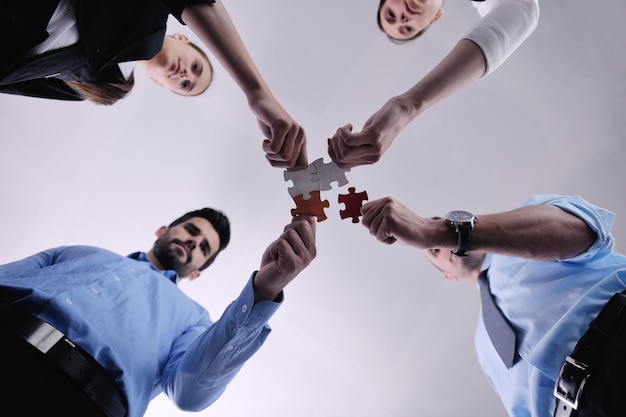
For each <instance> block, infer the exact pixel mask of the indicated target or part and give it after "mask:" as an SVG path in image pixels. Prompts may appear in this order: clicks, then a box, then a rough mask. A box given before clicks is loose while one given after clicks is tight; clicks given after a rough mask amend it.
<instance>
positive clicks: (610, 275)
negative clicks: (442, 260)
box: [474, 195, 626, 417]
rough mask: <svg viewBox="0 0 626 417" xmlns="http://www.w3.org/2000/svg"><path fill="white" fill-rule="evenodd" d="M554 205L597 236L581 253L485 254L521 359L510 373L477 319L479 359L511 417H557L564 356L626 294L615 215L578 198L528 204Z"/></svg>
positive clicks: (537, 199)
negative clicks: (558, 256) (537, 256)
mask: <svg viewBox="0 0 626 417" xmlns="http://www.w3.org/2000/svg"><path fill="white" fill-rule="evenodd" d="M540 204H549V205H555V206H558V207H560V208H562V209H564V210H565V211H567V212H569V213H572V214H574V215H575V216H577V217H579V218H581V219H583V220H584V221H585V222H586V223H587V225H589V227H590V228H591V229H592V230H593V231H595V232H596V233H597V235H598V238H597V240H596V241H595V243H594V244H593V245H592V246H591V247H590V248H589V249H588V250H587V251H586V252H584V253H582V254H580V255H579V256H577V257H575V258H571V259H568V260H565V261H550V262H545V261H532V260H528V259H522V258H513V257H508V256H502V255H487V257H486V258H485V262H484V264H483V269H484V268H487V267H489V272H488V277H489V283H490V286H491V291H492V293H493V295H494V297H495V299H496V304H497V305H498V306H499V307H500V309H501V310H502V312H503V313H504V315H505V316H506V317H507V318H508V319H509V321H510V322H511V323H512V325H513V327H514V328H515V330H516V333H517V337H518V344H517V351H518V354H519V355H520V357H521V359H520V360H519V361H518V362H517V363H516V364H515V365H513V367H511V368H510V369H507V368H506V367H505V365H504V364H503V363H502V360H501V359H500V357H499V356H498V354H497V352H496V351H495V349H494V347H493V345H492V344H491V341H490V340H489V336H488V335H487V331H486V329H485V325H484V323H483V321H482V315H481V316H480V319H479V322H478V327H477V330H476V335H475V340H474V342H475V346H476V351H477V354H478V360H479V362H480V364H481V366H482V368H483V370H484V371H485V374H486V375H487V378H488V379H489V382H490V383H491V385H492V386H493V387H494V389H495V390H496V392H497V393H498V395H499V396H500V398H501V399H502V402H503V404H504V406H505V408H506V410H507V411H508V413H509V415H511V416H515V417H529V416H532V417H552V416H553V415H554V409H555V406H556V400H555V398H554V395H553V390H554V385H555V382H556V379H557V378H558V374H559V371H560V369H561V366H562V365H563V362H564V361H565V357H566V356H568V355H569V354H570V353H571V352H572V350H573V349H574V346H575V345H576V342H577V341H578V340H579V339H580V337H581V336H582V334H583V333H584V332H585V331H586V329H587V326H588V325H589V323H590V322H591V320H592V319H593V318H595V316H596V315H597V314H598V313H599V312H600V310H601V309H602V307H603V306H604V305H605V304H606V303H607V302H608V300H609V299H610V298H611V296H613V294H615V293H618V292H621V291H623V290H625V289H626V257H625V256H623V255H620V254H618V253H614V252H612V250H613V237H612V236H611V234H610V230H611V226H612V224H613V219H614V217H615V216H614V214H613V213H611V212H609V211H607V210H604V209H602V208H599V207H596V206H594V205H592V204H590V203H588V202H587V201H585V200H583V199H582V198H581V197H578V196H576V197H567V196H555V195H551V196H550V195H548V196H535V197H533V198H532V199H530V200H528V201H526V202H525V203H524V204H523V206H531V205H540Z"/></svg>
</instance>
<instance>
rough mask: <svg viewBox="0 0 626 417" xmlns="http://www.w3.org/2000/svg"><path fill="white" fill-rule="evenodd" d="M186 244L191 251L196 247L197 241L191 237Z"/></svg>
mask: <svg viewBox="0 0 626 417" xmlns="http://www.w3.org/2000/svg"><path fill="white" fill-rule="evenodd" d="M185 246H187V249H189V252H191V251H193V250H194V249H195V248H196V241H195V240H193V239H190V240H188V241H186V242H185Z"/></svg>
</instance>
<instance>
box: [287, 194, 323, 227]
mask: <svg viewBox="0 0 626 417" xmlns="http://www.w3.org/2000/svg"><path fill="white" fill-rule="evenodd" d="M310 194H311V198H309V199H307V200H305V199H304V196H303V195H302V194H300V195H297V196H295V197H293V201H294V202H295V203H296V208H295V209H291V215H292V216H296V215H298V214H307V215H310V216H315V217H317V221H318V222H321V221H324V220H326V219H327V217H326V214H325V213H324V207H326V208H328V207H329V206H330V203H329V202H328V200H323V201H322V199H321V197H320V192H319V191H311V192H310Z"/></svg>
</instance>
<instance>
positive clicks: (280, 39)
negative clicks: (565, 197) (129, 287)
mask: <svg viewBox="0 0 626 417" xmlns="http://www.w3.org/2000/svg"><path fill="white" fill-rule="evenodd" d="M377 3H378V1H376V0H369V1H364V0H321V1H315V2H304V1H287V0H269V1H240V2H236V1H228V2H227V3H226V6H227V8H228V10H229V11H230V13H231V15H232V18H233V20H234V21H235V23H236V25H237V26H238V28H239V31H240V34H241V36H242V38H243V39H244V41H245V43H246V45H247V46H248V49H249V51H250V53H251V55H252V56H253V57H254V59H255V60H256V62H257V64H258V66H259V68H260V70H261V72H262V73H263V74H264V76H265V78H266V80H267V82H268V83H269V85H270V86H271V87H272V88H273V91H274V92H275V94H276V96H277V97H278V98H279V99H280V100H281V102H282V104H283V105H284V106H285V108H286V109H287V110H288V111H289V112H290V113H291V114H292V115H293V116H294V117H295V118H296V120H298V121H299V123H301V124H302V126H303V127H304V128H305V129H306V131H307V134H308V150H309V160H310V161H313V160H314V159H317V158H319V157H324V158H325V160H326V161H327V160H328V156H327V154H326V139H327V138H328V137H329V136H331V135H332V134H333V133H334V132H335V130H336V129H337V128H338V127H339V126H342V125H344V124H346V123H349V122H350V123H353V124H354V125H355V128H356V129H359V128H360V127H361V126H362V124H363V123H364V122H365V120H366V119H367V118H368V117H369V116H370V115H371V114H372V113H373V112H374V111H375V110H377V109H378V108H379V107H380V106H382V104H383V103H384V102H385V101H386V99H387V98H389V97H391V96H392V95H394V94H398V93H400V92H403V91H405V90H406V89H408V88H409V87H410V86H412V85H413V84H414V83H415V82H417V80H418V79H419V78H420V77H422V76H423V75H424V74H425V73H426V72H427V71H428V70H429V69H430V68H431V67H432V66H433V65H434V64H435V63H436V62H437V61H438V60H439V59H440V58H442V57H443V56H444V55H445V54H446V53H447V52H448V51H449V50H450V49H451V47H452V46H453V45H454V43H455V42H456V41H457V40H458V39H459V38H460V37H461V36H462V35H463V33H465V32H466V31H467V30H468V29H469V27H470V26H471V25H472V24H473V23H474V22H476V21H477V20H478V16H477V14H476V12H475V11H474V10H473V8H472V7H471V5H470V3H469V2H466V1H460V0H449V1H447V2H446V14H445V17H444V18H443V19H442V20H441V21H440V22H438V23H436V24H435V25H433V27H432V28H431V29H430V30H429V31H428V32H427V33H426V34H425V35H424V37H423V39H421V40H419V41H415V42H410V43H408V44H405V45H396V44H393V43H390V42H389V41H388V40H387V39H386V37H385V36H384V35H383V34H382V33H380V32H379V30H378V28H377V26H376V23H375V13H376V6H377ZM541 6H542V10H541V19H540V24H539V27H538V28H537V30H536V32H535V34H534V35H533V36H532V37H531V38H530V39H529V40H528V41H527V42H526V43H524V44H523V45H522V47H521V48H520V49H519V50H518V51H517V53H516V54H515V55H513V56H512V57H511V59H509V60H508V61H507V62H506V63H505V64H504V65H503V66H502V67H501V68H500V69H499V70H497V71H496V72H495V73H493V74H492V75H490V76H489V77H487V78H486V79H484V80H481V81H479V82H477V83H474V84H473V85H471V86H469V87H468V88H466V89H465V90H463V91H462V92H460V93H458V94H456V95H454V96H452V97H450V98H449V99H447V100H446V101H444V102H442V103H440V104H438V105H437V106H436V107H434V108H432V109H430V110H429V111H427V112H426V113H425V114H423V115H422V116H420V117H419V118H418V119H416V120H415V121H414V122H413V123H412V124H411V125H410V126H409V127H407V128H406V129H404V131H402V132H401V134H400V135H399V136H398V138H397V140H396V142H395V144H394V145H393V146H392V147H391V148H390V150H389V151H388V152H387V154H386V155H385V156H384V157H383V159H382V160H381V161H380V162H379V163H378V164H376V165H372V166H365V167H358V168H353V169H352V170H351V171H350V172H349V173H348V174H347V176H348V179H349V181H350V184H349V185H348V186H354V187H355V188H356V189H357V191H362V190H366V191H367V193H368V194H369V197H370V200H373V199H376V198H380V197H383V196H386V195H391V196H395V197H397V198H398V199H400V200H401V201H402V202H404V203H405V204H406V205H408V206H409V207H411V208H412V209H414V210H415V211H416V212H417V213H419V214H421V215H424V216H434V215H442V214H445V213H446V212H447V211H449V210H452V209H463V210H468V211H472V212H474V213H476V214H478V215H479V216H480V214H481V213H488V212H497V211H503V210H507V209H510V208H512V207H513V206H515V205H517V204H519V203H521V202H522V201H523V200H525V199H526V198H528V197H530V196H531V195H534V194H543V193H555V194H571V195H573V194H578V195H581V196H583V197H584V198H586V199H587V200H589V201H591V202H594V203H596V204H597V205H600V206H602V207H605V208H607V209H609V210H611V211H613V212H615V213H616V214H617V218H616V220H615V224H614V228H613V234H614V236H615V237H616V240H617V245H616V249H617V250H618V251H621V252H624V251H626V197H625V196H624V185H623V179H624V176H625V174H626V168H625V166H626V164H624V156H625V155H626V144H625V141H624V127H625V122H624V120H625V116H624V115H625V114H626V106H625V102H626V100H625V98H624V97H625V94H626V87H625V86H626V54H625V53H624V45H625V41H626V32H625V31H624V20H625V18H626V6H625V4H624V2H623V0H605V1H603V2H601V4H600V2H591V1H574V0H569V1H566V0H552V1H545V2H543V3H542V4H541ZM171 28H172V30H171V32H172V33H173V32H174V31H181V32H182V33H185V34H187V35H190V36H191V38H192V39H196V38H195V37H194V36H193V35H191V33H190V32H189V30H188V29H187V28H185V27H182V26H181V25H179V24H178V23H177V22H176V21H174V20H171ZM213 62H214V67H215V71H216V74H215V81H214V84H213V85H212V87H211V88H210V90H209V91H208V92H207V93H206V94H204V95H203V96H201V97H198V98H191V99H190V98H183V97H178V96H175V95H173V94H171V93H169V92H167V91H165V90H161V89H159V88H158V87H157V86H156V85H153V84H152V83H151V82H150V81H148V80H147V78H146V77H145V74H143V73H141V70H140V69H138V71H137V74H136V78H137V86H136V88H135V90H134V91H133V93H132V94H131V96H130V97H129V98H128V99H126V100H123V101H122V102H120V103H119V104H117V105H115V106H113V107H110V108H104V107H99V106H96V105H93V104H90V103H63V102H56V101H46V100H40V99H32V98H26V97H13V96H7V95H3V96H1V97H0V109H1V113H0V115H1V116H0V118H1V122H2V123H0V141H1V146H2V148H1V149H2V150H1V152H0V195H1V196H2V204H1V205H0V213H1V216H0V230H1V231H2V234H0V249H1V250H0V263H6V262H10V261H13V260H17V259H21V258H23V257H25V256H28V255H30V254H32V253H35V252H37V251H39V250H42V249H46V248H49V247H53V246H59V245H65V244H91V245H97V246H101V247H105V248H108V249H111V250H113V251H117V252H118V253H121V254H128V253H130V252H133V251H136V250H147V249H149V248H150V246H151V244H152V242H153V240H154V235H153V233H154V231H155V230H156V229H157V228H158V227H159V226H161V225H163V224H167V223H169V222H170V221H171V220H172V219H174V218H175V217H177V216H178V215H180V214H182V213H184V212H186V211H188V210H192V209H196V208H200V207H203V206H212V207H215V208H219V209H222V210H224V211H225V212H226V213H227V214H228V215H229V217H230V219H231V221H232V224H233V237H232V242H231V244H230V246H229V248H228V249H227V250H226V251H225V252H224V253H222V254H221V255H220V257H219V258H218V260H217V261H216V263H215V264H214V266H212V267H211V268H209V269H208V270H207V271H205V273H204V274H203V277H202V278H201V279H200V280H197V281H194V282H191V283H188V282H184V283H182V284H181V288H182V290H183V291H185V292H186V293H187V294H189V296H191V297H192V298H194V299H196V300H198V301H199V302H200V303H202V304H203V305H204V306H206V307H207V309H208V310H209V311H210V313H211V315H212V317H213V318H214V319H217V318H219V316H220V314H221V312H222V311H223V309H224V308H225V306H226V305H227V304H228V303H229V302H230V301H231V300H232V299H233V298H235V297H236V296H237V295H238V294H239V291H240V289H241V288H242V287H243V285H244V283H245V282H246V281H247V279H248V277H249V274H250V273H251V272H252V271H253V270H255V269H256V268H257V267H258V265H259V261H260V257H261V254H262V252H263V250H264V249H265V247H266V246H267V245H268V244H269V243H270V242H271V241H272V240H274V239H275V238H276V237H277V236H278V235H279V234H280V233H281V231H282V228H283V226H284V225H285V224H286V223H288V222H289V221H290V219H291V215H290V209H291V208H293V207H295V206H294V204H293V201H292V200H291V197H290V196H289V194H288V193H287V187H288V184H287V183H285V181H284V180H283V172H282V170H280V169H276V168H272V167H270V165H269V164H268V163H267V162H266V161H265V159H264V155H263V152H262V151H261V141H262V139H263V138H262V136H261V133H260V131H259V130H258V128H257V125H256V120H255V119H254V117H253V116H252V114H251V112H250V111H249V110H248V107H247V103H246V101H245V99H244V96H243V94H242V93H241V92H240V91H239V90H238V89H237V87H236V86H235V84H234V83H233V82H232V80H231V79H230V77H229V76H228V74H226V73H225V72H224V70H223V68H222V67H221V66H220V65H219V63H218V62H217V61H216V60H213ZM348 186H345V187H341V188H340V189H338V188H334V189H333V190H331V191H326V192H323V194H322V197H323V198H325V199H327V200H328V201H329V202H330V207H329V208H328V209H326V213H327V215H328V220H326V221H324V222H321V223H318V234H317V237H318V239H317V242H318V250H319V253H318V257H317V259H316V260H315V261H314V262H313V264H312V265H311V266H310V267H309V268H308V269H307V270H305V271H304V272H303V273H302V274H301V275H300V276H299V277H298V278H297V280H296V281H295V282H293V283H292V284H291V285H290V286H289V287H288V288H287V290H286V301H285V303H284V305H283V306H282V307H281V309H280V310H279V311H278V313H277V314H276V315H275V316H274V317H273V318H272V320H271V326H272V328H273V329H274V331H273V332H272V335H271V336H270V337H269V339H268V341H267V343H266V344H265V345H264V346H263V348H262V349H261V350H260V351H259V353H258V354H257V355H255V356H254V357H253V358H252V359H251V360H250V361H249V362H248V363H247V364H246V366H245V367H244V368H243V370H242V371H241V372H240V374H239V375H238V376H237V377H236V378H235V380H234V381H233V382H232V383H231V384H230V386H229V387H228V389H227V390H226V392H225V394H224V395H223V396H222V397H221V398H220V399H219V400H218V401H217V402H216V403H215V404H214V405H212V406H211V407H209V408H208V409H206V410H204V411H202V412H200V413H196V414H195V415H199V416H220V417H226V416H244V415H255V416H257V417H264V416H298V417H313V416H315V417H317V416H324V417H352V416H359V417H374V416H376V417H378V416H386V417H408V416H416V415H419V416H434V417H437V416H456V415H464V416H478V415H480V416H484V417H492V416H494V417H495V416H502V415H503V414H504V411H503V409H502V406H501V405H500V403H499V399H498V398H497V396H496V395H495V393H494V392H493V391H492V390H491V388H490V387H489V385H488V383H487V382H486V379H485V377H484V376H483V374H482V372H481V370H480V368H479V366H478V364H477V361H476V358H475V353H474V348H473V331H474V327H475V323H476V317H477V314H478V311H479V300H478V296H477V292H476V289H475V288H473V287H472V286H470V285H468V284H464V283H458V284H453V283H449V282H447V281H445V280H444V279H443V278H442V276H441V274H440V273H439V272H438V271H437V270H436V269H434V268H433V267H431V266H430V265H429V264H428V263H427V261H426V260H425V258H424V257H423V255H422V254H421V253H420V252H418V251H416V250H412V249H410V248H408V247H405V246H401V245H399V244H398V245H393V246H386V245H383V244H381V243H379V242H377V241H376V240H375V239H374V238H372V237H371V236H370V235H369V234H368V231H367V230H366V229H365V228H364V227H363V226H362V225H361V224H353V223H351V222H350V220H341V218H340V217H339V210H340V209H341V208H342V207H340V205H339V204H338V203H337V194H338V193H339V192H341V193H346V192H347V188H348ZM120 337H124V335H120ZM183 415H188V413H184V412H181V411H179V410H177V409H176V407H175V406H174V405H173V404H172V403H171V402H170V401H169V400H167V398H165V397H164V396H161V397H159V398H157V399H156V400H155V401H153V403H152V404H151V406H150V408H149V410H148V413H147V416H149V417H159V416H169V417H174V416H183ZM189 415H191V413H189Z"/></svg>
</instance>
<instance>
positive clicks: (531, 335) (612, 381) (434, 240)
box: [362, 195, 626, 417]
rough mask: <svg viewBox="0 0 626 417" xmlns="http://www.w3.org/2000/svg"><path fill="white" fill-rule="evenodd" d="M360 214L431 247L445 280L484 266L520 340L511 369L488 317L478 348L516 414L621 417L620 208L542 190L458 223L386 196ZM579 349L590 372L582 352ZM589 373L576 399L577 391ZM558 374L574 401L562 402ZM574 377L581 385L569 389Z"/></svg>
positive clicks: (392, 237)
mask: <svg viewBox="0 0 626 417" xmlns="http://www.w3.org/2000/svg"><path fill="white" fill-rule="evenodd" d="M362 213H363V225H364V226H366V227H368V228H369V229H370V232H371V233H372V234H373V235H374V236H376V238H377V239H379V240H380V241H382V242H385V243H388V244H391V243H394V242H396V241H397V240H400V241H402V242H404V243H407V244H409V245H411V246H414V247H416V248H419V249H423V250H425V252H426V256H427V258H428V259H429V260H430V261H431V262H432V263H433V264H434V265H435V266H436V267H437V268H439V269H440V270H441V271H442V272H443V273H444V276H445V278H447V279H450V280H457V279H466V280H469V281H470V282H473V283H475V284H476V283H478V280H479V276H480V275H481V272H484V274H486V277H487V280H488V283H489V287H490V290H491V294H492V295H493V298H494V299H495V304H496V305H497V308H498V309H499V310H500V311H501V312H502V314H503V315H504V317H505V319H506V320H507V321H508V323H509V324H510V325H511V327H512V329H513V331H514V335H515V337H516V338H517V339H516V342H514V349H515V350H514V351H515V352H516V353H515V357H514V361H513V364H512V366H509V367H507V365H506V364H505V362H504V361H503V359H501V356H500V355H499V353H498V349H497V348H496V347H495V342H494V340H492V339H491V338H490V334H492V333H489V332H488V330H487V328H486V323H487V320H483V316H482V315H481V317H480V319H479V322H478V327H477V330H476V335H475V346H476V350H477V354H478V359H479V362H480V364H481V366H482V368H483V370H484V371H485V374H486V375H487V377H488V379H489V381H490V383H491V385H492V386H493V387H494V389H495V390H496V392H497V393H498V395H499V396H500V398H501V399H502V402H503V404H504V406H505V408H506V410H507V411H508V413H509V415H511V416H514V417H531V416H532V417H553V416H555V415H558V416H559V417H560V416H561V415H568V416H577V417H584V416H591V415H596V416H604V417H609V416H610V417H613V416H622V415H623V413H624V410H626V402H625V401H626V382H624V380H623V375H624V372H625V371H626V360H625V359H626V355H624V352H626V317H625V316H626V313H624V311H625V310H626V301H624V300H626V296H624V295H623V294H620V293H621V292H622V291H624V290H626V257H625V256H623V255H621V254H618V253H615V252H613V243H614V242H613V237H612V236H611V234H610V230H611V226H612V223H613V219H614V214H613V213H610V212H609V211H607V210H605V209H602V208H599V207H597V206H594V205H593V204H590V203H588V202H587V201H585V200H584V199H582V198H581V197H579V196H573V197H572V196H557V195H544V196H535V197H533V198H531V199H530V200H528V201H526V202H525V203H524V204H522V205H521V206H520V207H518V208H516V209H514V210H511V211H508V212H503V213H496V214H487V215H478V216H473V215H471V214H470V213H467V212H461V213H462V214H464V215H466V219H465V220H458V212H456V213H457V216H449V215H447V216H446V218H423V217H420V216H418V215H417V214H415V213H413V212H412V211H411V210H409V209H408V208H407V207H405V206H404V205H402V204H401V203H399V202H398V201H396V200H394V199H392V198H389V197H387V198H383V199H380V200H376V201H372V202H370V203H367V204H366V205H364V206H363V208H362ZM449 214H450V213H449ZM455 217H456V218H455ZM456 223H463V224H466V225H467V226H468V229H467V230H466V231H467V232H468V233H466V234H463V233H462V232H461V231H457V229H456V226H457V224H456ZM465 251H467V253H464V252H465ZM463 255H465V256H463ZM485 271H486V272H485ZM616 294H617V295H616ZM614 295H616V296H615V297H613V296H614ZM609 300H611V301H610V302H609ZM615 302H616V304H615ZM609 305H610V306H611V307H608V306H609ZM605 306H607V307H606V308H604V307H605ZM615 306H617V308H615ZM612 309H614V310H615V311H613V310H612ZM483 310H485V308H484V305H483ZM601 310H602V313H601V314H600V315H599V313H600V312H601ZM606 311H608V313H607V312H606ZM618 313H619V314H618ZM622 313H623V314H622ZM607 314H608V316H607ZM600 316H601V317H602V318H600ZM607 317H608V319H609V320H608V321H607ZM594 319H595V321H594V324H593V325H592V326H590V323H591V322H592V320H594ZM606 322H609V323H610V326H608V327H607V326H605V325H604V323H606ZM590 327H593V329H590V330H588V329H589V328H590ZM599 329H601V330H602V331H599ZM607 329H608V330H607ZM583 334H584V339H583V340H584V342H582V343H580V344H578V345H577V343H578V341H579V340H581V338H583ZM581 353H582V355H583V357H584V358H585V362H588V363H585V365H589V370H585V369H583V368H585V366H584V365H581V364H580V363H579V362H580V359H577V358H579V357H580V355H581ZM569 356H571V357H572V358H574V359H576V361H572V360H569V362H570V364H568V366H567V367H565V368H563V369H564V371H563V375H564V376H565V377H564V378H563V379H561V380H559V375H560V372H561V368H562V367H563V365H564V363H565V362H566V358H568V357H569ZM570 373H573V374H572V375H573V377H572V379H571V380H570V379H569V378H568V377H567V375H570ZM588 374H590V375H591V376H590V377H589V378H588V380H587V381H586V383H585V386H584V387H583V389H582V390H581V391H580V392H581V393H582V394H581V396H580V398H579V401H576V393H577V390H576V388H579V386H580V385H581V384H582V381H583V379H584V377H585V375H588ZM557 380H559V391H562V392H560V395H561V396H562V397H565V398H566V400H567V401H563V400H558V401H559V402H558V404H557V398H556V396H555V386H556V385H557ZM568 384H570V385H572V386H573V387H574V389H573V390H572V391H571V392H570V391H569V390H565V391H563V387H565V386H567V385H568ZM568 388H571V387H568ZM565 392H567V393H568V394H567V395H565ZM576 402H578V404H577V405H576V407H577V410H576V409H573V408H574V407H573V405H574V403H576ZM570 403H571V404H570ZM555 412H558V413H562V414H555Z"/></svg>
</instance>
